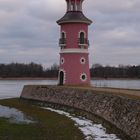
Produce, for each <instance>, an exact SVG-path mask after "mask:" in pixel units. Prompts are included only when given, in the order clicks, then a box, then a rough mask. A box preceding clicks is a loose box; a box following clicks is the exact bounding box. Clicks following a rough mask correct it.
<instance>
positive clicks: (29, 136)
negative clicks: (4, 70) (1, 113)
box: [0, 99, 84, 140]
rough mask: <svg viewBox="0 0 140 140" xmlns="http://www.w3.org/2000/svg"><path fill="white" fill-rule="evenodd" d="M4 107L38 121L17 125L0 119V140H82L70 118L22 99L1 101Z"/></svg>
mask: <svg viewBox="0 0 140 140" xmlns="http://www.w3.org/2000/svg"><path fill="white" fill-rule="evenodd" d="M0 104H1V105H4V106H9V107H14V108H17V109H19V110H20V111H22V112H24V113H25V114H26V115H27V116H30V117H32V118H33V119H34V120H36V123H31V124H23V123H22V124H17V123H11V122H10V121H9V120H7V119H5V118H0V140H82V139H84V136H83V134H82V133H81V131H80V130H79V129H78V128H77V127H76V126H75V125H74V122H73V121H72V120H70V119H69V118H67V117H65V116H63V115H59V114H56V113H55V112H51V111H48V110H44V109H40V108H39V107H37V106H32V105H31V104H29V103H25V102H22V101H21V100H20V99H5V100H0Z"/></svg>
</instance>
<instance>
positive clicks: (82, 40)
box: [80, 32, 85, 44]
mask: <svg viewBox="0 0 140 140" xmlns="http://www.w3.org/2000/svg"><path fill="white" fill-rule="evenodd" d="M80 44H85V33H84V32H80Z"/></svg>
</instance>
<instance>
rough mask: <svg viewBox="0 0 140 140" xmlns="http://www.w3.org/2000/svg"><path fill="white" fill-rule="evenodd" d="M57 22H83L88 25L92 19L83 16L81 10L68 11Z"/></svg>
mask: <svg viewBox="0 0 140 140" xmlns="http://www.w3.org/2000/svg"><path fill="white" fill-rule="evenodd" d="M57 23H58V24H59V25H61V24H64V23H85V24H88V25H90V24H91V23H92V21H91V20H90V19H88V18H87V17H85V15H84V14H83V13H82V12H81V11H68V12H67V13H66V14H65V15H64V16H63V17H62V18H61V19H59V20H58V21H57Z"/></svg>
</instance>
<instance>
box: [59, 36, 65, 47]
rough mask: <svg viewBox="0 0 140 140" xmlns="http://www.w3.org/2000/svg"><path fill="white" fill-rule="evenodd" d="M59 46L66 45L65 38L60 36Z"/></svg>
mask: <svg viewBox="0 0 140 140" xmlns="http://www.w3.org/2000/svg"><path fill="white" fill-rule="evenodd" d="M59 46H60V47H61V48H62V47H65V46H66V38H60V39H59Z"/></svg>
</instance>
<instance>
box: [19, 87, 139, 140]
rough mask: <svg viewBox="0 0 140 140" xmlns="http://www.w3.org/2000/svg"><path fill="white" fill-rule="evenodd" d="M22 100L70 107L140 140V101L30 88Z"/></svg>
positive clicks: (82, 91) (90, 92) (83, 91)
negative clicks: (106, 122)
mask: <svg viewBox="0 0 140 140" xmlns="http://www.w3.org/2000/svg"><path fill="white" fill-rule="evenodd" d="M21 98H24V99H32V100H38V101H47V102H51V103H56V104H61V105H66V106H70V107H74V108H78V109H82V110H85V111H87V112H90V113H93V114H95V115H98V116H99V117H102V118H103V119H105V120H107V121H109V122H110V123H112V124H113V125H115V126H116V127H117V128H119V129H121V130H122V131H123V132H125V133H126V134H127V135H129V136H130V137H131V138H132V139H134V140H140V101H139V100H134V99H128V98H126V97H123V96H117V95H116V96H115V95H113V94H106V93H105V94H104V93H103V92H102V93H100V92H96V91H93V90H91V89H89V90H87V89H80V88H72V87H59V86H44V85H36V86H35V85H34V86H33V85H28V86H25V87H24V89H23V91H22V94H21Z"/></svg>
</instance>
